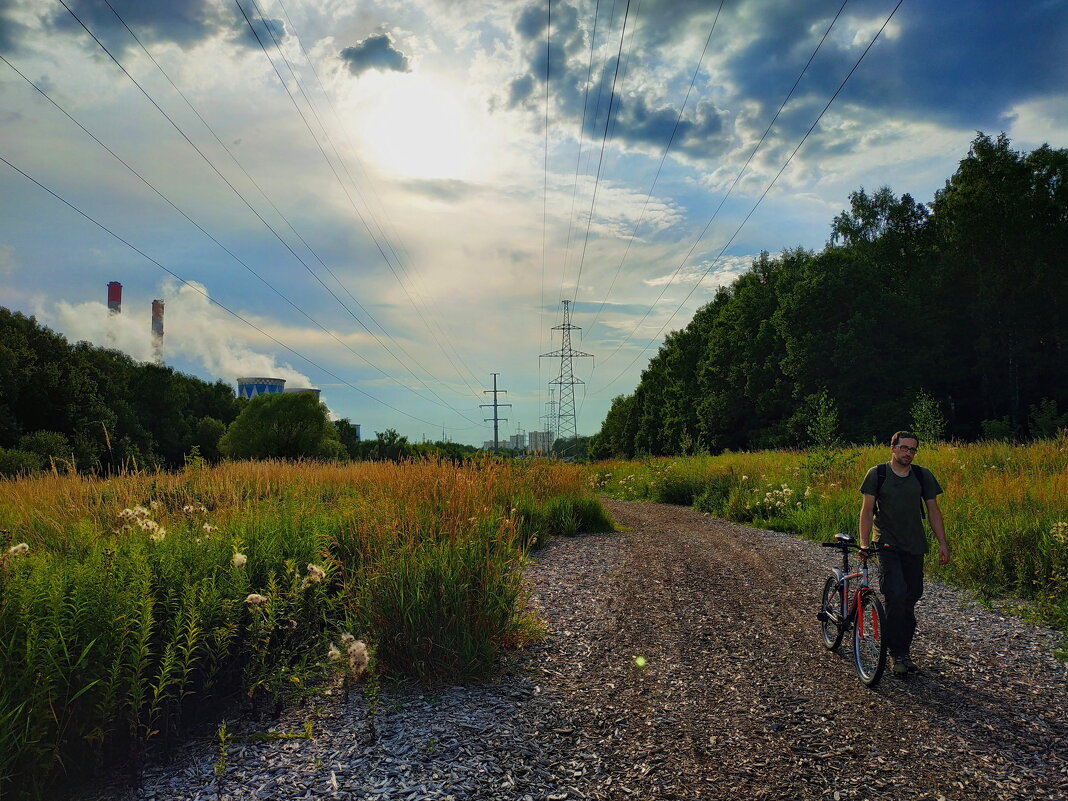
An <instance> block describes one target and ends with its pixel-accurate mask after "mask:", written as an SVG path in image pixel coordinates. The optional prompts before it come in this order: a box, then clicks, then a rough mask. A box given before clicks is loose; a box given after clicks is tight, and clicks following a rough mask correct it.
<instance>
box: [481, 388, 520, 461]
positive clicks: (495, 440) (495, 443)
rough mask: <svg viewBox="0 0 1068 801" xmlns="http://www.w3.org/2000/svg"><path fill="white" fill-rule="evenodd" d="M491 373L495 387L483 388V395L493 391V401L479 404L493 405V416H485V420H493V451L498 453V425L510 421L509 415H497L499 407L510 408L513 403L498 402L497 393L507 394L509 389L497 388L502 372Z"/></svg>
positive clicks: (483, 405)
mask: <svg viewBox="0 0 1068 801" xmlns="http://www.w3.org/2000/svg"><path fill="white" fill-rule="evenodd" d="M491 375H492V376H493V389H484V390H482V394H483V395H489V394H490V393H492V394H493V403H480V404H479V406H482V407H485V406H492V407H493V417H486V418H484V420H485V422H487V423H488V422H489V421H490V420H492V421H493V453H494V455H496V454H497V452H498V451H499V450H500V445H499V444H498V443H499V440H498V433H497V425H498V423H500V422H501V421H503V422H505V423H507V422H508V418H507V417H498V416H497V409H498V408H499V407H501V406H507V407H508V408H511V406H512V404H510V403H497V395H498V394H502V393H503V394H505V395H507V394H508V390H506V389H497V376H499V375H500V373H492V374H491Z"/></svg>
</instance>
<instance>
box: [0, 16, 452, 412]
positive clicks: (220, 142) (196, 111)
mask: <svg viewBox="0 0 1068 801" xmlns="http://www.w3.org/2000/svg"><path fill="white" fill-rule="evenodd" d="M104 2H105V3H106V4H107V5H108V8H110V9H111V11H112V13H113V14H114V15H115V17H116V18H117V19H118V20H119V22H120V23H122V25H123V27H124V28H125V29H126V31H127V32H128V33H129V34H130V36H132V37H133V39H134V41H136V42H137V44H138V45H139V46H140V47H141V49H142V50H143V51H144V53H145V55H147V56H148V58H149V60H151V61H152V63H153V64H155V66H156V68H157V69H158V70H159V71H160V73H161V74H162V75H163V77H164V78H166V79H167V82H168V83H169V84H170V85H171V87H172V88H173V89H174V90H175V92H177V93H178V95H179V96H180V97H181V98H182V100H183V101H185V103H186V105H187V106H188V107H189V109H190V110H191V111H192V112H193V114H195V115H196V117H197V119H199V120H200V122H201V123H202V124H203V125H204V127H205V128H206V129H207V130H208V132H209V133H210V134H211V135H212V137H214V139H215V141H216V142H217V143H218V144H219V145H220V147H222V149H223V150H224V151H225V152H226V153H227V155H229V156H230V158H231V160H232V161H233V162H234V164H236V165H237V167H238V169H240V170H241V172H242V173H243V174H244V175H245V177H246V178H247V179H248V180H249V181H250V182H251V183H252V185H253V186H254V187H255V188H256V190H257V191H258V192H259V193H260V195H261V196H262V197H263V199H264V200H265V201H267V203H268V204H269V205H270V206H271V208H272V209H273V210H274V212H275V213H276V214H277V215H278V216H279V217H280V218H281V219H282V221H283V222H284V223H285V224H286V225H287V226H288V227H289V230H290V231H292V232H293V234H294V235H295V236H296V237H297V239H299V240H300V242H301V244H303V245H304V247H305V248H307V249H308V251H309V252H310V253H311V254H312V256H314V257H315V259H316V260H317V261H318V262H319V264H320V265H321V266H322V267H323V269H324V270H326V272H327V273H329V274H330V276H331V277H332V278H333V279H334V280H335V281H336V282H337V284H338V286H340V287H341V288H342V290H343V291H345V292H346V293H347V294H348V295H349V298H350V299H351V300H352V301H353V302H354V303H355V304H356V305H357V306H358V307H359V308H360V310H361V311H362V312H364V314H366V315H367V316H368V317H369V318H370V319H371V320H372V321H373V322H374V323H375V324H376V325H377V326H378V327H379V329H381V330H382V332H383V333H384V334H385V335H386V337H387V338H388V339H389V340H390V341H391V342H392V343H393V344H394V345H395V346H397V347H398V348H400V349H401V350H402V351H404V348H403V346H401V345H400V344H399V343H397V342H396V340H394V339H393V337H392V336H390V334H389V333H388V332H387V331H386V330H385V329H384V328H383V327H382V324H381V323H379V322H378V321H377V320H375V318H374V316H373V315H371V314H370V313H369V312H368V311H367V309H365V308H364V306H363V305H362V304H361V303H360V302H359V301H358V300H357V299H356V298H355V297H353V296H352V294H351V293H350V292H348V290H347V289H346V287H345V286H344V284H342V282H341V281H340V280H339V279H338V277H337V276H336V275H335V274H334V272H333V271H332V270H331V269H330V268H329V267H328V266H327V264H326V263H325V262H324V261H323V259H322V258H321V257H320V256H319V254H318V253H317V252H316V250H315V249H314V248H313V247H312V246H311V245H310V244H309V243H308V242H307V240H305V239H304V237H303V236H301V234H300V232H299V231H297V230H296V228H295V227H294V226H293V224H292V223H291V222H290V221H289V219H288V218H287V217H286V216H285V214H283V213H282V211H281V210H280V209H279V208H278V207H277V206H276V205H275V203H274V202H273V201H272V200H271V199H270V197H268V195H267V193H266V192H265V191H264V190H263V188H262V187H261V186H260V185H259V183H258V182H257V181H256V179H255V178H253V177H252V175H250V174H249V172H248V170H247V169H245V167H244V165H243V164H242V163H241V161H240V160H239V159H238V158H237V157H236V156H235V155H234V153H233V152H232V151H231V150H230V148H229V147H227V146H226V144H225V143H224V142H223V141H222V140H221V139H220V138H219V136H218V134H217V133H216V132H215V130H214V128H212V126H211V125H210V124H209V123H208V121H207V120H205V119H204V117H203V116H202V115H201V114H200V112H199V111H198V110H197V109H196V107H195V106H194V105H193V104H192V103H191V102H190V101H189V99H188V98H187V97H186V95H185V94H184V93H183V92H182V90H181V89H179V88H178V86H177V85H176V84H175V83H174V81H173V80H171V78H170V76H169V75H168V74H167V72H166V71H165V70H164V69H163V67H162V66H161V65H160V64H159V62H158V61H157V60H156V59H155V58H154V57H153V55H152V53H151V52H149V51H148V49H147V48H146V47H145V46H144V44H143V43H142V42H141V40H140V39H139V38H138V36H137V34H136V33H135V32H134V31H133V30H132V29H131V28H130V26H129V25H127V24H126V21H125V20H124V19H123V18H122V16H121V15H120V14H119V13H118V11H116V10H115V8H114V7H113V6H112V5H111V3H110V2H109V0H104ZM5 63H8V66H12V65H11V64H10V62H7V61H6V59H5ZM12 69H14V67H13V66H12ZM16 72H18V70H16ZM19 74H20V75H21V73H19ZM22 77H23V78H24V79H25V80H27V81H28V82H29V83H30V85H31V86H34V88H35V89H37V86H36V85H35V84H33V82H32V81H29V79H28V78H26V76H24V75H23V76H22ZM38 91H41V90H39V89H38ZM41 94H42V95H44V97H45V98H46V99H47V100H49V102H51V103H52V104H53V105H55V106H56V108H58V109H59V110H60V111H62V112H63V113H64V114H66V116H67V117H68V118H69V119H70V120H71V121H72V122H74V124H75V125H77V126H78V127H79V128H81V129H82V130H83V131H85V133H87V134H89V136H92V138H93V139H94V140H95V141H96V142H97V143H98V144H100V145H101V147H104V149H105V150H107V151H108V152H109V153H111V155H112V156H114V157H115V158H116V159H117V160H118V161H119V162H120V163H122V164H123V166H125V167H126V168H127V169H129V170H131V172H133V173H134V175H136V176H137V177H138V178H140V179H141V180H142V181H143V182H144V183H145V184H146V186H148V187H149V188H150V189H152V190H153V191H154V192H155V193H156V194H157V195H159V196H160V197H161V198H162V199H163V200H164V201H166V202H167V203H168V204H169V205H170V206H171V207H172V208H174V209H175V210H176V211H178V213H179V214H181V215H182V216H183V217H185V218H186V219H187V220H189V222H191V223H192V224H193V225H195V226H196V227H197V228H198V229H199V230H200V231H201V232H203V233H204V234H205V235H206V236H208V238H210V239H211V240H212V241H213V242H215V243H216V244H217V245H219V246H220V247H221V248H222V249H223V250H224V251H226V253H227V254H228V255H230V256H231V257H232V258H234V259H235V260H236V261H237V262H238V263H239V264H241V265H242V266H243V267H245V269H247V270H249V271H250V272H251V273H252V274H253V275H255V276H256V277H257V278H260V280H261V281H264V283H265V284H267V286H268V287H270V288H271V289H272V290H273V291H274V292H275V293H276V294H278V295H279V296H280V297H282V298H283V299H285V300H286V301H287V302H289V303H290V304H291V305H294V304H292V301H290V300H289V298H288V297H286V296H285V295H284V294H282V293H281V292H280V291H279V290H277V289H275V287H274V286H272V285H271V284H269V283H268V282H266V281H265V280H264V279H263V278H262V277H261V276H260V275H259V274H258V273H256V272H255V270H253V269H252V268H251V267H249V266H248V265H247V264H246V263H245V262H244V261H242V260H241V259H239V258H238V257H237V256H236V255H234V254H233V253H232V252H231V251H230V250H229V249H227V248H226V247H225V246H223V245H222V243H220V242H219V241H218V240H217V239H216V238H215V237H213V236H211V234H209V233H208V232H207V231H205V230H204V229H203V228H201V227H200V226H199V225H197V223H195V222H194V221H193V220H191V219H190V218H189V216H188V215H187V214H186V213H185V212H183V211H182V210H181V209H179V208H178V207H177V206H175V205H174V204H173V203H171V201H170V200H169V199H167V198H166V197H165V196H164V195H163V194H162V193H161V192H159V190H157V189H156V188H155V187H154V186H152V184H150V183H149V182H148V181H147V180H145V179H144V178H143V177H142V176H141V175H140V173H138V172H137V171H136V170H134V169H133V168H132V167H130V165H129V164H127V163H126V162H125V161H123V160H122V159H121V158H119V156H118V155H116V154H115V153H114V152H113V151H112V150H111V149H110V148H108V147H107V146H106V145H104V144H103V143H102V142H100V140H99V139H97V138H96V137H95V136H93V134H91V133H90V132H89V131H87V130H86V129H85V127H84V126H82V125H81V123H79V122H78V121H77V120H76V119H74V118H73V117H72V116H71V115H70V114H67V112H66V111H65V110H64V109H63V108H62V107H60V106H59V105H58V104H57V103H55V101H54V100H52V98H51V97H49V96H48V95H47V94H45V93H44V92H43V91H42V92H41ZM172 124H173V123H172ZM268 227H270V226H268ZM276 236H277V233H276ZM302 263H303V262H302ZM305 267H306V268H307V265H305ZM308 269H309V271H310V268H308ZM312 275H313V277H315V278H316V280H319V279H318V276H315V274H314V272H312ZM320 283H322V281H321V280H320ZM323 286H324V288H326V289H327V291H328V292H330V294H331V295H333V297H334V298H335V299H336V300H338V302H339V303H340V304H341V306H342V308H344V309H345V311H346V312H348V313H349V314H350V316H352V317H353V319H354V320H355V321H356V322H357V323H358V324H359V325H360V327H361V328H363V329H364V330H365V331H366V332H367V333H368V334H369V335H370V336H371V337H372V338H373V339H374V340H375V342H377V343H378V345H379V346H380V347H381V348H382V349H383V350H384V351H385V352H386V353H388V354H389V355H390V356H392V357H393V359H394V360H395V361H396V362H397V363H398V364H399V365H400V366H401V367H403V368H404V369H405V370H406V371H407V372H408V373H409V375H411V376H412V378H414V379H415V380H416V381H417V382H419V383H420V384H422V385H423V387H424V388H425V389H426V390H427V391H428V392H429V393H430V394H432V395H433V396H434V397H435V398H437V400H436V401H432V402H435V403H438V404H439V405H441V406H444V407H445V408H448V409H451V410H453V411H457V410H456V409H453V407H452V406H451V405H450V404H449V403H448V402H447V401H445V400H444V399H443V398H441V397H440V396H439V395H438V394H437V393H436V392H435V391H434V389H433V388H431V387H430V386H429V385H427V383H426V382H425V381H423V379H422V378H420V377H419V376H418V375H416V374H415V373H414V372H413V371H412V369H411V367H410V366H409V365H408V364H407V363H405V362H404V361H403V360H402V359H400V357H398V356H397V355H396V354H395V353H394V352H393V351H392V350H391V349H390V348H389V347H388V346H387V345H386V344H385V343H384V342H382V340H381V339H379V338H378V336H377V335H376V334H375V333H374V331H372V330H371V329H370V328H369V327H368V326H367V325H366V324H365V323H364V322H363V320H361V319H360V318H359V317H358V316H356V315H355V314H353V313H352V312H351V310H349V309H348V307H347V306H345V304H344V302H342V301H341V300H340V298H338V297H337V296H336V295H334V293H333V292H332V291H331V290H330V289H329V288H328V287H326V286H325V284H324V285H323ZM294 308H297V310H298V311H300V312H301V313H302V314H304V315H305V316H306V317H308V319H310V320H312V322H314V323H315V324H316V325H318V326H319V327H320V328H323V330H324V331H326V328H324V327H323V326H321V325H320V324H319V323H318V321H316V320H314V319H313V318H311V317H310V316H309V315H308V314H307V313H306V312H304V311H303V310H302V309H300V308H299V307H297V306H295V305H294ZM327 333H328V334H330V335H331V336H332V337H333V338H334V339H335V340H337V341H338V342H339V343H340V344H342V346H343V347H345V348H346V349H347V350H349V351H350V352H351V353H353V354H354V355H356V356H357V357H359V358H360V359H362V360H363V361H365V362H366V363H367V364H368V365H370V366H371V367H373V368H374V369H376V370H378V371H379V372H380V373H382V374H383V375H384V376H386V377H387V378H389V379H390V380H392V381H396V380H397V379H396V378H395V377H394V376H392V375H391V374H390V373H388V372H386V371H385V370H382V369H381V368H380V367H378V366H377V365H375V364H373V363H372V362H370V361H369V360H368V359H367V358H366V357H365V356H363V355H362V354H360V353H357V352H356V351H354V350H353V349H352V348H351V347H349V346H348V345H347V344H345V343H344V342H342V341H341V340H340V339H337V337H336V336H335V335H334V334H333V332H330V331H327ZM404 353H405V355H406V356H409V358H411V357H410V355H409V354H408V353H407V351H404ZM413 361H414V360H413ZM417 364H418V363H417ZM402 386H403V385H402ZM468 419H469V418H468Z"/></svg>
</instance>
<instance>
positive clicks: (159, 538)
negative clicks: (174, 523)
mask: <svg viewBox="0 0 1068 801" xmlns="http://www.w3.org/2000/svg"><path fill="white" fill-rule="evenodd" d="M166 536H167V529H165V528H161V529H160V530H159V531H157V532H156V533H155V534H151V535H150V536H149V539H151V540H152V542H163V538H164V537H166Z"/></svg>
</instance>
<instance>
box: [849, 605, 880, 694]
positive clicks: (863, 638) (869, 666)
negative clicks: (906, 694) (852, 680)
mask: <svg viewBox="0 0 1068 801" xmlns="http://www.w3.org/2000/svg"><path fill="white" fill-rule="evenodd" d="M859 603H860V608H859V609H857V613H856V619H855V620H854V621H853V662H854V664H855V665H856V668H857V675H858V676H860V680H861V682H863V683H864V684H865V685H866V686H868V687H874V686H875V685H876V684H878V682H879V679H881V678H882V677H883V671H884V670H885V669H886V640H884V639H883V634H884V628H883V627H884V624H885V622H886V613H885V612H884V611H883V603H882V601H880V600H879V596H878V595H876V594H875V592H873V591H868V592H865V593H863V594H862V595H861V596H860V601H859Z"/></svg>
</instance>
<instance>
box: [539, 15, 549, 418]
mask: <svg viewBox="0 0 1068 801" xmlns="http://www.w3.org/2000/svg"><path fill="white" fill-rule="evenodd" d="M552 33H553V0H545V147H544V151H543V154H542V162H541V173H542V183H541V303H540V304H539V306H538V337H539V339H538V344H539V347H538V352H539V353H540V352H541V351H543V350H545V347H544V345H545V259H546V256H545V242H546V238H547V236H548V229H549V60H550V57H551V55H552ZM541 367H542V365H541V359H538V408H539V409H540V408H541V387H542V380H541Z"/></svg>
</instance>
